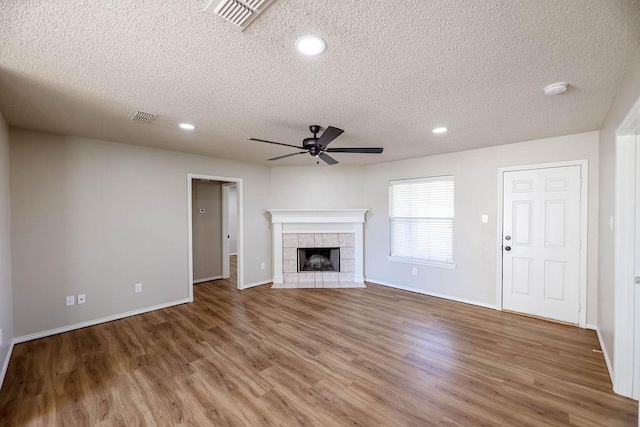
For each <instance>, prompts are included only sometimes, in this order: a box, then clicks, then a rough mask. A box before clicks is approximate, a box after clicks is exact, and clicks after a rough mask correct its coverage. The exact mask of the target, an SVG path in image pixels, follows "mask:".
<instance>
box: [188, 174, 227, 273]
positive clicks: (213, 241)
mask: <svg viewBox="0 0 640 427" xmlns="http://www.w3.org/2000/svg"><path fill="white" fill-rule="evenodd" d="M192 193H193V196H192V201H193V211H192V215H193V221H192V227H193V280H194V281H198V280H202V279H209V278H211V277H219V276H222V183H221V182H217V181H201V180H199V179H194V180H193V187H192ZM200 209H204V212H200Z"/></svg>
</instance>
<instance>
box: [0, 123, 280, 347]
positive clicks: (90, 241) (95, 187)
mask: <svg viewBox="0 0 640 427" xmlns="http://www.w3.org/2000/svg"><path fill="white" fill-rule="evenodd" d="M10 141H11V144H10V146H11V157H10V158H11V166H12V167H11V194H12V195H13V198H12V203H11V215H12V218H13V222H12V233H11V237H12V242H11V247H12V259H13V264H12V265H13V283H14V313H15V316H14V331H15V335H16V337H20V336H24V335H28V334H33V333H37V332H41V331H46V330H51V329H54V328H59V327H64V326H68V325H73V324H77V323H79V322H85V321H92V320H95V319H100V318H104V317H105V316H111V315H117V314H120V313H125V312H128V311H131V310H136V309H142V308H147V307H152V306H155V305H158V304H163V303H169V302H173V301H181V300H184V299H186V298H188V286H189V284H188V236H187V224H188V222H187V215H188V213H187V212H188V211H187V174H188V173H195V174H208V175H217V176H226V177H240V178H243V180H244V181H243V182H244V232H245V236H247V239H250V243H251V244H248V245H245V258H244V259H245V283H246V284H249V283H252V282H258V281H264V280H268V279H269V278H270V277H272V273H271V270H270V267H267V269H265V270H260V263H261V262H265V263H266V265H267V266H270V265H271V263H270V262H269V260H270V257H271V244H270V228H269V227H270V223H269V220H268V215H266V214H265V211H264V209H265V207H267V206H268V205H269V190H270V186H269V181H270V172H269V168H267V167H263V166H257V165H249V164H246V163H241V162H234V161H229V160H221V159H213V158H209V157H203V156H196V155H190V154H183V153H177V152H171V151H164V150H157V149H150V148H144V147H137V146H132V145H125V144H118V143H113V142H107V141H98V140H92V139H87V138H78V137H70V136H63V135H55V134H50V133H43V132H37V131H27V130H21V129H11V130H10ZM139 282H141V283H142V284H143V289H144V290H143V292H142V293H139V294H134V292H133V285H134V284H135V283H139ZM79 293H85V294H86V296H87V303H86V304H84V305H81V306H78V305H76V306H73V307H65V304H64V297H65V295H74V294H75V295H77V294H79Z"/></svg>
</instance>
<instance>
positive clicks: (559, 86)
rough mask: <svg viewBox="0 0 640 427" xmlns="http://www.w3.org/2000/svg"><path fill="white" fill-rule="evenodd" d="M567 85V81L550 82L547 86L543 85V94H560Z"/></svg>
mask: <svg viewBox="0 0 640 427" xmlns="http://www.w3.org/2000/svg"><path fill="white" fill-rule="evenodd" d="M567 86H569V85H568V83H567V82H556V83H551V84H550V85H549V86H545V88H544V89H543V90H544V94H545V95H560V94H561V93H564V92H566V91H567Z"/></svg>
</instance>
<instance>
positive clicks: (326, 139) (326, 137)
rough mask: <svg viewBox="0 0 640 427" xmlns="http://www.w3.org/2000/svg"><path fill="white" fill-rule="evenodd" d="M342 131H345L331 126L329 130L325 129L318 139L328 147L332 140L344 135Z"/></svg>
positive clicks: (320, 143)
mask: <svg viewBox="0 0 640 427" xmlns="http://www.w3.org/2000/svg"><path fill="white" fill-rule="evenodd" d="M342 132H344V131H343V130H342V129H338V128H334V127H333V126H329V127H328V128H327V130H325V131H324V133H323V134H322V136H321V137H320V138H319V139H318V145H321V146H322V147H324V148H326V147H327V145H329V143H330V142H331V141H333V140H334V139H336V138H337V137H339V136H340V135H342Z"/></svg>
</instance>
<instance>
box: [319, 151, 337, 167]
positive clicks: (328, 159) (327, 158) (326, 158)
mask: <svg viewBox="0 0 640 427" xmlns="http://www.w3.org/2000/svg"><path fill="white" fill-rule="evenodd" d="M318 157H320V158H321V159H322V160H324V162H325V163H326V164H328V165H335V164H336V163H338V161H337V160H336V159H334V158H333V157H331V156H330V155H328V154H327V153H320V154H318Z"/></svg>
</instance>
